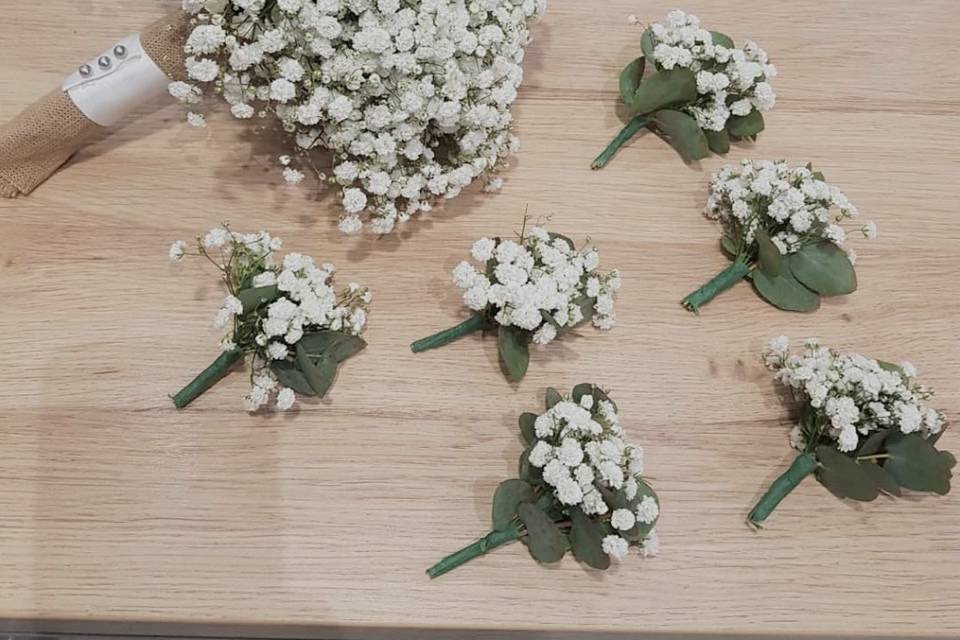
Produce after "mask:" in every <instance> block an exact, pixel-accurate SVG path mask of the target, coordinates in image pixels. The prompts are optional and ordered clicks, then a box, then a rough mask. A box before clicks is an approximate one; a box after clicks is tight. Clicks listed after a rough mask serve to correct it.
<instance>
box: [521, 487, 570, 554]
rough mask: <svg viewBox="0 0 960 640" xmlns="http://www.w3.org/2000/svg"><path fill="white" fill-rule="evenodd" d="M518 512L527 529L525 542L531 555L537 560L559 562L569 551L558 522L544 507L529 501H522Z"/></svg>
mask: <svg viewBox="0 0 960 640" xmlns="http://www.w3.org/2000/svg"><path fill="white" fill-rule="evenodd" d="M517 513H518V515H519V516H520V521H521V522H523V526H524V527H526V529H527V535H526V536H524V538H523V542H524V544H526V545H527V549H529V550H530V555H532V556H533V557H534V559H535V560H536V561H537V562H544V563H549V562H559V561H560V559H561V558H563V554H564V553H566V551H567V540H566V537H565V536H564V535H563V533H562V532H561V531H560V529H559V527H557V525H556V523H555V522H554V521H553V520H551V519H550V517H549V516H548V515H547V514H546V513H544V512H543V510H542V509H539V508H537V507H536V506H535V505H532V504H530V503H528V502H523V503H521V504H520V506H519V508H518V510H517Z"/></svg>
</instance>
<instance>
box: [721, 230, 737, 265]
mask: <svg viewBox="0 0 960 640" xmlns="http://www.w3.org/2000/svg"><path fill="white" fill-rule="evenodd" d="M720 249H721V250H722V251H723V253H724V254H725V255H726V256H727V257H728V258H730V259H731V260H733V259H735V258H736V257H737V243H736V241H735V240H734V239H733V238H731V237H730V236H728V235H724V236H723V237H721V238H720Z"/></svg>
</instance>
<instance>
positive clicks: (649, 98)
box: [625, 69, 697, 115]
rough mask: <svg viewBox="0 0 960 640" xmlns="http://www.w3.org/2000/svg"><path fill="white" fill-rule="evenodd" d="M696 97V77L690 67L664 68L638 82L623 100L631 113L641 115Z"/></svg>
mask: <svg viewBox="0 0 960 640" xmlns="http://www.w3.org/2000/svg"><path fill="white" fill-rule="evenodd" d="M696 99H697V78H696V76H695V75H694V73H693V72H692V71H690V69H670V70H666V69H664V70H662V71H657V72H656V73H654V74H653V75H651V76H650V77H648V78H647V79H646V80H644V81H643V82H642V83H640V85H639V86H638V87H637V89H636V91H634V92H633V95H632V96H630V99H629V100H625V102H626V104H627V106H628V107H630V110H631V111H633V113H635V114H640V115H643V114H648V113H653V112H654V111H659V110H660V109H664V108H666V107H671V106H678V105H683V104H689V103H690V102H693V101H694V100H696Z"/></svg>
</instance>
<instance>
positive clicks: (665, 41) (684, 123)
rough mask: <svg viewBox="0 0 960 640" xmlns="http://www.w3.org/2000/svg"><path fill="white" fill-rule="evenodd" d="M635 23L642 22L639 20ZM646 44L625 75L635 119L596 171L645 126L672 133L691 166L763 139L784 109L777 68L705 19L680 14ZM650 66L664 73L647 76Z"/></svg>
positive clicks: (649, 33)
mask: <svg viewBox="0 0 960 640" xmlns="http://www.w3.org/2000/svg"><path fill="white" fill-rule="evenodd" d="M630 22H631V23H633V24H639V20H638V19H637V18H636V17H635V16H631V18H630ZM640 46H641V49H642V50H643V56H642V57H640V58H637V59H636V60H634V61H633V62H631V63H630V64H628V65H627V66H626V68H625V69H624V70H623V72H622V73H621V76H620V93H621V97H622V99H623V101H624V103H625V104H626V105H627V107H629V108H630V110H631V112H632V113H633V114H634V116H635V117H634V118H633V119H632V120H631V121H630V122H629V123H628V124H627V126H626V127H625V128H624V130H623V131H622V132H621V133H620V134H619V135H618V136H617V137H616V138H615V139H614V141H613V142H611V143H610V145H609V146H608V147H607V148H606V149H605V150H604V152H603V153H601V154H600V156H599V157H598V158H597V159H596V160H595V161H594V163H593V168H594V169H601V168H603V167H604V166H606V165H607V164H608V163H609V162H610V160H611V159H612V158H613V156H614V155H615V154H616V152H617V150H618V149H619V148H620V147H621V146H623V145H624V144H625V143H626V142H627V141H629V140H630V138H632V137H633V136H634V135H636V134H637V133H638V132H639V131H640V130H642V129H643V128H644V127H649V128H651V129H653V130H654V131H656V132H657V133H660V134H663V135H666V136H667V137H668V139H669V142H670V144H672V145H673V146H674V147H675V148H676V149H677V151H678V152H680V154H681V155H682V156H683V158H684V160H686V161H691V160H699V159H701V158H704V157H706V156H707V155H708V152H709V151H713V152H715V153H721V154H722V153H726V152H727V151H729V149H730V140H731V139H741V138H746V139H755V138H756V136H757V134H759V133H760V132H761V131H763V128H764V121H763V115H762V113H763V112H766V111H769V110H770V109H772V108H773V106H774V104H775V103H776V94H775V93H774V91H773V87H772V86H771V84H770V82H769V81H770V80H771V79H772V78H774V77H776V75H777V69H776V67H775V66H774V65H773V64H771V63H770V60H769V58H768V56H767V52H766V51H764V50H763V49H761V48H760V46H759V45H757V43H756V42H753V41H751V40H747V41H746V42H744V44H743V47H736V46H735V45H734V43H733V40H732V39H731V38H730V37H729V36H727V35H725V34H723V33H720V32H718V31H708V30H707V29H704V28H703V27H702V26H701V25H700V19H699V18H697V16H695V15H690V14H687V13H684V12H683V11H680V10H675V11H671V12H670V13H669V14H667V18H666V20H665V22H664V23H663V24H661V23H654V24H652V25H650V27H649V28H648V29H646V30H645V31H644V33H643V36H642V37H641V39H640ZM647 64H652V65H653V66H654V67H655V68H656V71H655V73H654V74H653V75H651V76H648V77H647V78H644V71H645V70H646V65H647Z"/></svg>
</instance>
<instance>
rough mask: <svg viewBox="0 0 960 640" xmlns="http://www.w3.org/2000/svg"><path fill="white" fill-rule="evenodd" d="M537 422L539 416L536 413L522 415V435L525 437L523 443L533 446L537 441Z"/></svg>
mask: <svg viewBox="0 0 960 640" xmlns="http://www.w3.org/2000/svg"><path fill="white" fill-rule="evenodd" d="M536 421H537V414H535V413H521V414H520V435H521V436H523V441H524V443H526V444H533V443H534V442H535V441H536V439H537V430H536V427H535V426H534V423H536Z"/></svg>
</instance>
